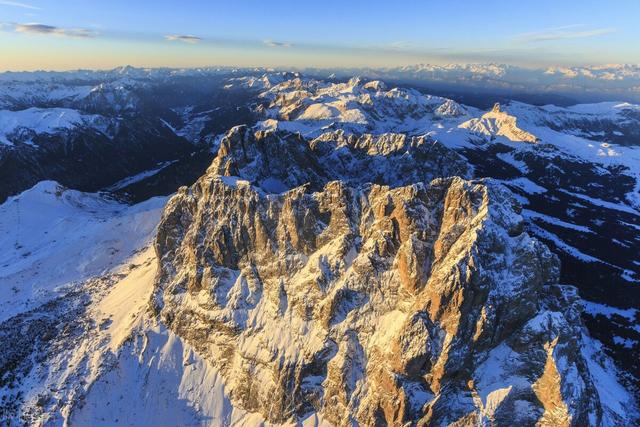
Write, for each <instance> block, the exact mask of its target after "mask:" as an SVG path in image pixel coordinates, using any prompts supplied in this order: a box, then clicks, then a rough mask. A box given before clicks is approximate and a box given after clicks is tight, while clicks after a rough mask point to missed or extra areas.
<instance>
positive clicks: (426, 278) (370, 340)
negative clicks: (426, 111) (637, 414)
mask: <svg viewBox="0 0 640 427" xmlns="http://www.w3.org/2000/svg"><path fill="white" fill-rule="evenodd" d="M269 138H272V139H273V141H270V140H269ZM296 138H297V139H295V140H291V139H287V138H284V139H283V138H280V137H277V135H275V134H251V133H249V132H247V131H246V130H242V129H235V130H232V131H231V132H230V133H229V134H228V135H227V137H226V140H223V142H222V143H221V145H220V151H219V153H218V157H217V158H216V159H215V160H214V162H213V164H212V166H211V168H210V169H209V171H208V173H207V174H206V175H204V176H203V177H202V178H201V179H200V180H198V182H196V183H195V184H194V185H193V186H192V187H191V188H186V187H183V188H182V189H181V190H180V191H179V192H178V193H177V194H176V195H175V196H174V197H173V198H172V199H171V200H170V201H169V203H168V205H167V207H166V209H165V212H164V214H163V218H162V221H161V224H160V226H159V230H158V235H157V238H156V242H155V246H156V252H157V255H158V259H159V262H160V267H159V272H158V275H157V277H156V284H155V291H154V296H153V298H152V302H151V307H152V309H153V312H154V313H156V314H158V315H159V317H160V319H161V320H162V322H163V323H165V324H166V325H167V326H168V327H169V328H170V329H171V330H172V331H173V332H175V333H176V334H177V335H179V336H180V337H181V338H183V339H184V340H186V341H187V342H188V343H189V344H190V345H192V346H193V347H194V348H195V349H196V350H197V351H198V352H199V354H201V355H202V356H203V357H205V358H206V359H207V360H208V362H209V363H211V364H212V365H214V366H215V367H216V368H217V369H219V370H220V372H221V374H222V375H223V377H224V379H225V382H226V384H227V390H228V392H229V395H230V396H231V399H232V401H233V402H234V404H235V405H237V406H239V407H241V408H243V409H245V410H248V411H250V412H259V413H260V414H262V415H263V416H264V417H265V418H266V419H268V420H270V421H272V422H276V423H279V422H286V421H291V420H297V419H301V418H303V417H304V416H305V415H308V414H309V413H313V412H315V413H319V414H321V415H322V416H323V418H324V419H326V420H328V421H330V422H331V423H334V424H335V425H352V424H353V423H354V422H355V423H359V424H360V425H406V424H407V423H408V424H410V425H461V426H464V425H469V426H472V425H473V426H475V425H478V424H494V425H514V424H516V423H517V424H522V425H535V424H539V425H585V423H595V424H598V423H600V421H601V419H602V417H603V412H604V411H605V409H603V405H602V404H601V402H600V400H599V396H598V393H597V392H596V390H595V388H594V384H593V382H592V379H591V373H590V370H589V363H590V362H589V361H588V360H587V359H586V356H585V355H584V354H583V353H582V352H581V347H582V346H583V345H584V343H583V340H584V339H585V338H583V327H582V324H581V320H580V315H579V313H580V307H579V306H578V303H577V301H578V298H577V296H576V293H575V290H574V289H573V288H571V287H566V286H560V285H557V284H556V283H557V278H558V275H559V262H558V259H557V257H556V256H555V255H553V254H552V253H551V252H550V251H549V250H548V249H547V247H546V246H544V245H543V244H541V243H540V242H539V241H537V240H536V239H533V238H531V237H530V236H529V235H528V234H527V233H525V232H523V219H522V217H521V216H520V215H519V210H520V207H519V205H518V203H517V202H516V201H515V199H514V198H513V197H512V195H511V193H510V192H509V191H508V190H506V189H505V188H504V187H502V186H501V185H499V184H497V183H494V182H493V181H490V180H489V181H487V180H476V181H469V180H465V179H462V178H458V177H449V178H437V179H433V180H431V181H430V182H422V181H421V180H419V179H418V180H416V181H415V182H414V183H406V182H399V183H393V182H387V183H385V184H386V185H379V184H365V183H363V182H359V180H358V179H355V178H356V177H357V176H359V174H361V173H362V172H363V171H361V170H358V169H357V168H355V169H354V170H353V171H352V173H351V174H350V175H347V176H346V177H345V176H336V174H335V170H336V169H335V168H332V166H335V165H330V164H327V163H324V168H323V169H317V168H316V163H315V162H314V161H313V160H314V158H316V156H317V153H316V152H315V150H314V146H316V147H317V144H319V143H321V142H322V141H324V140H326V141H328V142H327V144H329V147H330V148H331V150H339V149H340V148H339V147H340V146H341V147H346V150H348V151H347V152H348V153H349V155H352V156H353V155H354V154H353V153H354V150H360V148H358V147H364V148H362V150H364V151H356V152H357V155H358V156H360V157H359V160H360V161H363V162H365V161H369V159H368V158H367V157H366V156H375V155H376V154H375V152H377V151H379V150H378V148H375V147H376V144H375V140H371V139H369V140H367V139H366V138H365V139H362V138H359V139H357V140H353V141H350V140H348V139H345V137H344V136H340V135H334V136H331V137H325V138H324V140H320V141H318V140H315V141H312V142H311V143H309V142H307V141H306V140H304V139H303V138H299V137H296ZM266 141H269V142H270V144H266ZM394 141H395V142H394ZM403 141H404V142H402V144H406V140H403ZM391 142H392V143H398V144H400V142H398V141H396V140H395V139H393V138H392V139H391ZM413 143H414V142H413V141H412V144H413ZM261 144H263V145H261ZM383 145H384V146H385V147H387V148H386V149H388V147H389V146H390V145H391V146H393V144H388V143H385V144H383ZM331 150H329V151H331ZM372 150H373V152H374V154H371V152H372ZM409 150H410V149H409ZM441 150H442V155H445V156H446V155H451V154H450V153H447V150H446V149H444V148H441ZM391 151H393V149H391ZM292 153H293V154H292ZM391 157H392V156H391ZM283 159H286V161H283ZM267 161H269V162H270V163H269V165H270V166H267V165H265V164H264V163H265V162H267ZM292 164H293V165H295V167H296V174H292V173H289V174H282V177H283V178H284V177H286V176H288V177H291V178H290V180H289V181H287V180H285V179H281V180H280V181H281V184H282V186H283V187H284V188H282V189H281V191H269V189H268V188H267V189H266V190H265V185H264V177H263V176H262V175H260V171H261V170H265V171H266V170H270V171H271V175H270V176H278V174H279V173H281V172H282V171H283V169H282V168H288V167H290V166H291V165H292ZM248 165H251V167H250V168H249V166H248ZM249 171H250V172H251V173H253V174H254V175H250V174H249ZM230 174H235V175H241V176H243V177H245V178H248V179H250V180H251V181H249V180H246V179H242V178H238V177H237V176H229V175H230ZM332 174H333V175H332ZM225 175H226V176H225ZM332 178H334V179H335V178H344V179H342V180H337V181H335V180H331V179H332ZM307 183H308V185H303V184H307ZM269 186H270V185H267V186H266V187H269ZM272 190H273V189H272ZM609 419H612V418H611V417H609ZM614 421H615V419H614Z"/></svg>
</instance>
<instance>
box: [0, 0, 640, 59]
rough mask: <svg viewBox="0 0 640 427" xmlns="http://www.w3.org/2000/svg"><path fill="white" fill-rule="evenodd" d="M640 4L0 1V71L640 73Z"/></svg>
mask: <svg viewBox="0 0 640 427" xmlns="http://www.w3.org/2000/svg"><path fill="white" fill-rule="evenodd" d="M638 18H640V1H639V0H606V1H602V0H600V1H593V0H580V1H578V0H563V1H557V0H555V1H550V0H535V1H533V0H519V1H514V0H511V1H504V0H474V1H471V0H437V1H432V0H415V1H406V0H392V1H380V0H369V1H361V0H340V1H336V0H323V1H302V0H298V1H284V0H267V1H265V0H228V1H218V0H209V1H201V0H191V1H189V0H182V1H171V0H153V1H150V0H128V1H126V0H108V1H107V0H105V1H100V0H16V1H13V0H0V71H6V70H12V71H21V70H68V69H78V68H83V69H109V68H114V67H116V66H122V65H133V66H138V67H203V66H239V67H247V66H260V67H292V68H305V67H395V66H402V65H410V64H417V63H431V64H445V63H486V62H494V63H507V64H513V65H520V66H525V67H546V66H580V65H600V64H609V63H633V64H638V63H640V43H639V41H640V25H638V23H637V21H638Z"/></svg>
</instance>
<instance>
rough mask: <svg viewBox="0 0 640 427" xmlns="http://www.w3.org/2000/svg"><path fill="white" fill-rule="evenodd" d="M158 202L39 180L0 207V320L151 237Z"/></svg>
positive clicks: (42, 300) (65, 288) (63, 290)
mask: <svg viewBox="0 0 640 427" xmlns="http://www.w3.org/2000/svg"><path fill="white" fill-rule="evenodd" d="M164 201H165V199H164V198H156V199H151V200H149V201H147V202H145V203H141V204H139V205H135V206H132V207H130V206H127V205H124V204H120V203H117V202H115V201H112V200H108V199H105V198H103V197H101V196H100V195H97V194H88V193H81V192H78V191H74V190H69V189H66V188H64V187H62V186H60V185H59V184H57V183H55V182H53V181H43V182H41V183H39V184H37V185H36V186H35V187H33V188H31V189H30V190H27V191H25V192H23V193H21V194H19V195H17V196H14V197H11V198H9V199H8V200H7V201H6V202H5V203H3V204H2V205H0V248H1V249H0V287H2V289H5V290H6V291H5V292H2V293H0V321H4V320H6V319H8V318H9V317H11V316H14V315H16V314H18V313H21V312H24V311H28V310H31V309H33V308H36V307H38V306H40V305H42V304H44V303H45V302H47V301H49V300H51V299H53V298H55V297H57V296H60V295H63V294H64V293H66V292H69V291H70V290H73V289H74V287H75V286H76V285H78V286H79V285H80V283H81V282H82V281H83V280H86V279H89V278H91V277H94V276H98V275H100V274H102V273H104V272H106V271H109V270H110V269H111V268H114V267H116V266H118V265H120V264H121V263H122V262H123V261H124V260H125V259H127V258H128V257H130V256H131V255H132V253H133V252H135V251H136V250H138V249H140V248H141V247H143V246H144V245H145V244H147V243H148V242H149V241H150V239H152V238H153V235H154V230H155V227H156V224H157V223H158V221H159V219H160V214H161V212H162V207H163V205H164Z"/></svg>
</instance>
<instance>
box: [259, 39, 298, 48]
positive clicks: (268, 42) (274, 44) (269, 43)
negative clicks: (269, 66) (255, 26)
mask: <svg viewBox="0 0 640 427" xmlns="http://www.w3.org/2000/svg"><path fill="white" fill-rule="evenodd" d="M264 44H265V46H268V47H284V48H288V47H291V46H293V45H292V44H291V43H287V42H276V41H273V40H265V41H264Z"/></svg>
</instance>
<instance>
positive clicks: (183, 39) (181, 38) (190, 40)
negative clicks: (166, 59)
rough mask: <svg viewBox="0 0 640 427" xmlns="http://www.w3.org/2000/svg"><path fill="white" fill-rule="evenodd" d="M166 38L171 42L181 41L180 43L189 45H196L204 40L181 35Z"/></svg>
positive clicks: (171, 35)
mask: <svg viewBox="0 0 640 427" xmlns="http://www.w3.org/2000/svg"><path fill="white" fill-rule="evenodd" d="M164 38H165V39H166V40H169V41H171V42H173V41H179V42H183V43H189V44H196V43H200V42H201V41H202V38H201V37H198V36H191V35H180V34H170V35H168V36H164Z"/></svg>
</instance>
